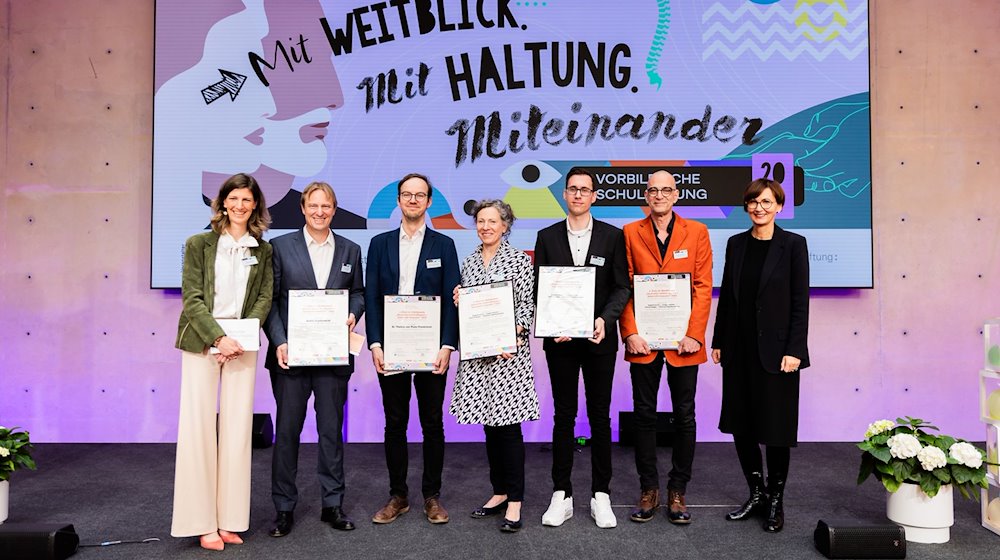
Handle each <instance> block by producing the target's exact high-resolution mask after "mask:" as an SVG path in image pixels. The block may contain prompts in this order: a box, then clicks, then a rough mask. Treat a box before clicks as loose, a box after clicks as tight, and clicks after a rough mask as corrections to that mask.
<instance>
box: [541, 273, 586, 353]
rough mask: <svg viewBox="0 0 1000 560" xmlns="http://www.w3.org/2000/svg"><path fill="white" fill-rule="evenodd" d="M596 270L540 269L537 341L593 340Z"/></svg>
mask: <svg viewBox="0 0 1000 560" xmlns="http://www.w3.org/2000/svg"><path fill="white" fill-rule="evenodd" d="M596 281H597V269H596V268H594V267H592V266H580V267H573V266H541V267H538V303H537V305H536V306H535V336H536V337H538V338H550V337H551V338H558V337H560V336H568V337H570V338H591V337H592V336H594V293H595V292H594V290H595V286H596V284H595V283H596Z"/></svg>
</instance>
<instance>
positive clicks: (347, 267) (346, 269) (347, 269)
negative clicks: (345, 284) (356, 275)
mask: <svg viewBox="0 0 1000 560" xmlns="http://www.w3.org/2000/svg"><path fill="white" fill-rule="evenodd" d="M352 270H354V267H353V266H351V263H345V264H342V265H340V271H341V272H343V273H344V274H350V273H351V271H352Z"/></svg>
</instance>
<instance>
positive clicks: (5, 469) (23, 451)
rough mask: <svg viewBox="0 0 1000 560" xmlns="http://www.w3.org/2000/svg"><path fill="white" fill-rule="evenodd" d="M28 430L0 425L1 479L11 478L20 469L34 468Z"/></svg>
mask: <svg viewBox="0 0 1000 560" xmlns="http://www.w3.org/2000/svg"><path fill="white" fill-rule="evenodd" d="M31 449H32V447H31V441H30V439H29V438H28V432H25V431H24V430H21V429H20V428H10V429H8V428H5V427H3V426H0V481H3V480H9V479H10V475H11V473H13V472H14V471H16V470H18V469H34V468H35V461H34V460H33V459H32V458H31Z"/></svg>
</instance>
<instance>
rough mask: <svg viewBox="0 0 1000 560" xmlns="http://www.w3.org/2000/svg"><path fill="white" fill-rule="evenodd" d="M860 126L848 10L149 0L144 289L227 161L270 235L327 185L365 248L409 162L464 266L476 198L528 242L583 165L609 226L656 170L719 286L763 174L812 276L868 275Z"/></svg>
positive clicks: (840, 281)
mask: <svg viewBox="0 0 1000 560" xmlns="http://www.w3.org/2000/svg"><path fill="white" fill-rule="evenodd" d="M869 133H870V106H869V66H868V5H867V2H865V1H859V0H777V1H776V0H706V1H702V0H683V1H682V0H641V1H640V0H636V1H629V2H608V1H606V0H605V1H596V0H595V1H592V0H548V1H545V2H517V1H506V0H453V1H452V0H447V1H446V0H433V1H431V0H422V1H421V0H385V1H379V2H371V3H366V2H365V1H364V0H358V1H346V0H336V1H332V0H313V1H306V0H242V1H241V0H218V1H215V0H171V1H166V0H160V1H158V2H157V3H156V63H155V109H154V157H153V202H154V204H153V220H152V224H153V225H152V228H153V233H152V243H153V246H152V277H151V278H152V280H151V283H152V286H153V287H163V288H165V287H177V286H179V285H180V270H181V265H182V259H183V247H184V240H185V239H186V238H187V237H188V236H190V235H192V234H194V233H197V232H199V231H202V230H204V229H205V228H206V227H207V225H208V218H209V215H210V212H209V209H208V207H207V205H208V202H209V200H210V199H211V197H213V196H214V195H215V194H216V193H217V192H218V187H219V185H220V184H221V183H222V181H223V180H224V179H225V178H226V177H228V176H229V175H231V174H234V173H237V172H249V173H251V174H253V175H254V176H255V177H256V178H257V180H258V181H259V183H260V184H261V186H262V187H263V188H264V193H265V199H266V201H267V204H268V206H269V208H270V212H271V215H272V218H273V223H272V229H271V230H270V231H269V232H268V235H269V236H273V235H277V234H280V233H283V232H287V231H290V230H292V229H295V228H300V227H302V225H303V224H304V221H303V217H302V213H301V211H300V209H299V195H300V192H301V190H302V189H303V188H304V186H305V185H307V184H308V183H309V182H311V181H316V180H320V181H326V182H328V183H330V184H331V185H332V186H333V187H334V189H335V191H336V194H337V199H338V205H339V207H338V210H337V213H336V215H335V217H334V221H333V227H334V229H336V230H338V231H339V232H340V233H342V234H343V235H345V236H347V237H348V238H350V239H353V240H354V241H356V242H358V243H360V244H361V245H362V247H363V248H364V247H366V246H367V243H368V240H369V239H371V237H372V236H374V235H376V234H377V233H379V232H382V231H386V230H388V229H393V228H395V227H398V225H399V216H400V214H399V209H398V208H397V206H396V181H397V179H398V178H399V177H401V176H403V175H404V174H406V173H408V172H412V171H416V172H420V173H424V174H426V175H428V176H429V177H430V178H431V180H432V182H433V185H434V193H433V199H432V200H433V203H432V206H431V208H430V210H429V212H428V220H429V223H430V226H431V227H433V228H436V229H438V230H440V231H442V232H444V233H446V234H448V235H450V236H452V237H453V238H454V239H455V240H456V243H457V245H458V249H459V253H460V255H464V254H467V253H469V252H471V251H472V250H473V249H474V247H475V246H476V244H477V239H476V234H475V228H474V224H473V220H472V218H471V217H470V216H469V215H468V214H467V212H466V211H467V209H468V208H470V206H471V201H474V200H478V199H483V198H502V199H504V200H506V201H507V202H508V203H510V204H511V206H512V207H513V209H514V212H515V215H516V216H517V218H518V219H517V221H516V222H515V223H514V227H513V232H512V234H511V238H510V239H511V242H512V243H513V244H515V245H516V246H518V247H520V248H522V249H525V250H530V249H532V248H533V246H534V241H535V232H536V231H537V230H538V229H540V228H542V227H544V226H546V225H548V224H551V223H553V222H554V221H557V220H560V219H563V218H564V217H565V202H564V200H563V198H562V190H563V186H564V184H563V180H564V179H563V175H564V173H565V172H566V171H568V170H569V169H570V168H571V167H573V166H577V165H580V166H587V167H590V168H592V170H593V171H594V172H595V175H596V177H597V184H596V187H597V189H598V202H597V204H596V205H595V206H594V209H593V214H594V215H595V216H596V217H597V218H599V219H602V220H605V221H608V222H611V223H614V224H615V225H618V226H621V225H624V224H626V223H628V222H630V221H634V220H637V219H640V218H642V217H643V216H645V207H644V200H643V190H644V187H645V181H646V178H647V176H648V174H649V173H650V172H651V171H653V170H656V169H667V170H669V171H671V172H672V173H674V175H675V177H676V179H677V183H678V185H679V186H680V187H681V196H680V200H679V202H678V204H677V206H676V207H675V208H676V210H677V212H678V213H679V214H681V215H682V216H684V217H686V218H692V219H695V220H699V221H702V222H704V223H705V224H707V225H708V226H709V228H710V230H711V234H712V243H713V246H714V247H715V270H714V273H715V283H716V285H718V284H719V283H720V281H721V277H722V269H723V262H722V259H723V257H724V247H725V241H726V239H727V238H728V237H729V236H730V235H733V234H734V233H736V232H739V231H742V230H745V229H746V228H748V227H749V220H748V219H747V216H746V213H745V212H744V211H743V208H742V190H743V188H744V187H745V186H746V184H747V183H748V182H749V181H750V180H751V179H753V178H757V177H769V178H773V179H776V180H778V181H780V182H781V183H782V185H783V186H784V187H785V191H786V193H788V199H789V200H787V201H786V204H785V208H784V210H783V211H782V212H781V213H780V214H779V215H778V224H779V225H780V226H781V227H783V228H786V229H789V230H793V231H796V232H798V233H800V234H802V235H805V236H806V237H807V238H808V242H809V249H810V260H811V284H812V286H814V287H871V286H872V230H871V227H872V222H871V157H870V149H869V146H870V134H869Z"/></svg>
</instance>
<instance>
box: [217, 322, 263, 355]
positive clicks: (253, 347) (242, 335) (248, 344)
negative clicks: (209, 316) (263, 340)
mask: <svg viewBox="0 0 1000 560" xmlns="http://www.w3.org/2000/svg"><path fill="white" fill-rule="evenodd" d="M215 321H216V322H217V323H219V326H220V327H222V330H224V331H226V336H228V337H229V338H232V339H234V340H235V341H236V342H239V343H240V346H242V347H243V350H245V351H247V352H256V351H258V350H260V319H216V320H215ZM209 353H210V354H218V353H219V349H218V348H216V347H215V346H212V347H211V348H209Z"/></svg>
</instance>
